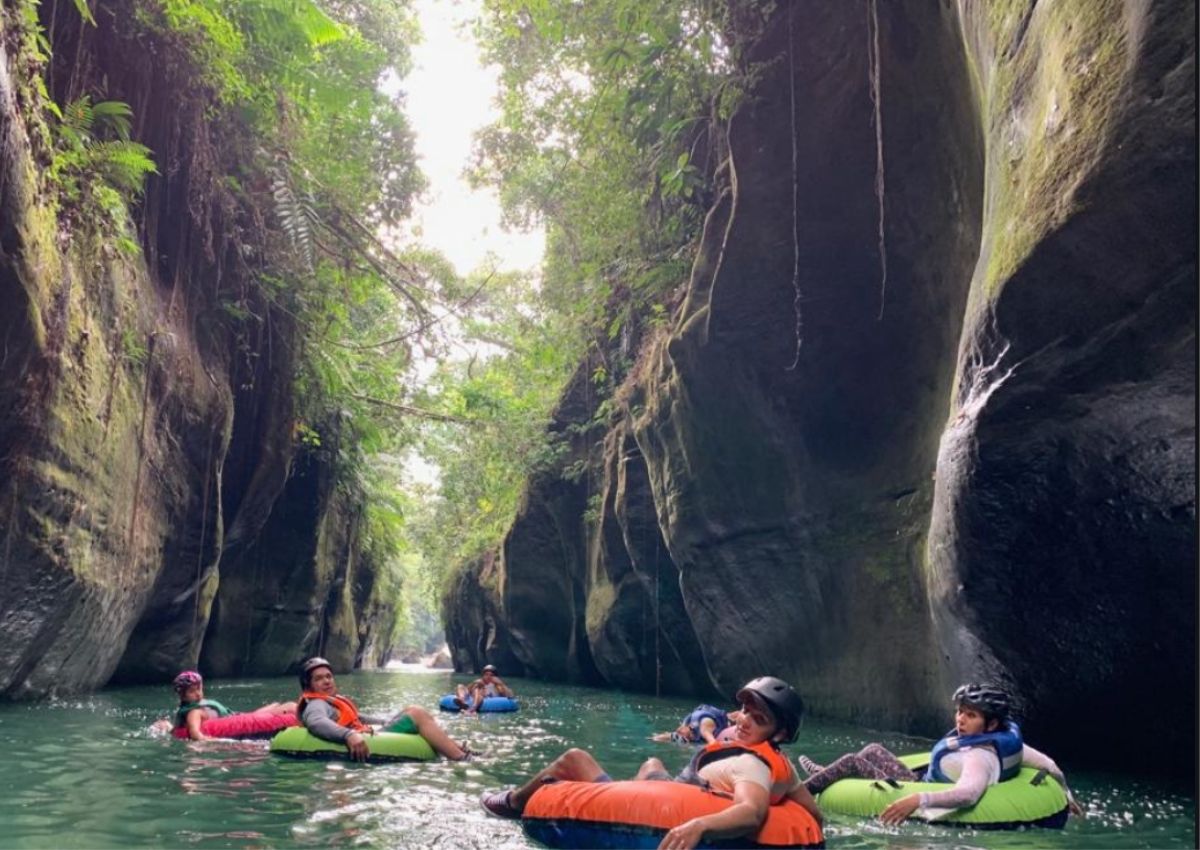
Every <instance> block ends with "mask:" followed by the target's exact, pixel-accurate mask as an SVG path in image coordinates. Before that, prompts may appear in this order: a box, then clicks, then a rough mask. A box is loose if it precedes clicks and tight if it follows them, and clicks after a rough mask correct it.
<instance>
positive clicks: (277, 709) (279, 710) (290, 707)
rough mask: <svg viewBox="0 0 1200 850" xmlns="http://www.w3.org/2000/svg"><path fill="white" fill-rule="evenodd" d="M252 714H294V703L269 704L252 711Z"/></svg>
mask: <svg viewBox="0 0 1200 850" xmlns="http://www.w3.org/2000/svg"><path fill="white" fill-rule="evenodd" d="M252 713H253V714H295V713H296V703H294V702H269V703H267V704H266V705H264V706H260V707H259V708H256V709H254V711H253V712H252Z"/></svg>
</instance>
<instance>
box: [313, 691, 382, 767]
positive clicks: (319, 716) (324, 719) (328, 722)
mask: <svg viewBox="0 0 1200 850" xmlns="http://www.w3.org/2000/svg"><path fill="white" fill-rule="evenodd" d="M335 716H336V715H335V713H334V709H333V706H331V705H329V704H328V703H325V702H318V701H316V700H314V701H312V702H310V703H308V704H307V705H305V706H304V713H303V714H302V715H301V716H300V722H301V723H303V724H304V728H305V729H307V730H308V731H309V732H311V733H312V734H313V735H315V736H317V737H318V738H320V739H321V740H323V741H331V742H333V743H335V744H345V745H346V749H348V750H349V751H350V757H351V758H353V759H354V760H355V761H366V759H367V756H369V755H370V750H368V749H367V742H366V739H364V738H363V736H362V734H361V733H359V732H355V731H354V730H353V729H349V728H347V727H345V726H339V725H338V724H337V722H335V720H334V717H335Z"/></svg>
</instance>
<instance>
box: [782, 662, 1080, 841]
mask: <svg viewBox="0 0 1200 850" xmlns="http://www.w3.org/2000/svg"><path fill="white" fill-rule="evenodd" d="M953 701H954V707H955V709H954V728H953V729H952V730H951V731H950V732H949V733H947V734H946V736H945V737H944V738H942V739H941V740H940V741H938V742H937V744H936V745H935V746H934V748H933V751H932V752H931V753H930V762H929V769H928V770H927V771H926V773H925V774H924V775H923V776H918V775H917V774H916V773H914V772H913V771H911V770H909V768H908V767H907V766H905V764H904V763H903V762H901V761H900V760H899V759H898V758H896V756H895V755H893V754H892V753H891V752H890V751H888V750H887V748H885V747H884V746H883V745H882V744H878V743H875V744H868V745H867V746H865V747H863V748H862V749H861V750H859V751H858V752H857V753H847V754H846V755H844V756H841V757H840V758H838V759H836V760H834V761H833V762H831V763H830V764H828V765H820V764H817V763H816V762H814V761H813V760H812V759H810V758H808V757H807V756H800V757H799V759H798V761H799V762H800V766H801V767H803V768H804V769H805V770H806V771H808V773H809V774H810V775H809V777H808V778H807V779H806V780H804V785H805V787H807V788H808V790H809V791H811V792H812V793H813V794H820V793H821V792H822V791H824V790H825V789H826V788H828V787H829V786H830V785H832V784H833V783H834V782H837V781H838V780H839V779H851V778H858V779H894V780H898V781H902V782H916V781H918V780H921V781H926V782H951V783H954V787H953V788H948V789H946V790H944V791H927V792H923V793H916V794H908V795H906V796H904V797H901V798H900V799H898V800H895V801H894V802H892V804H891V805H889V806H888V807H887V808H886V809H884V810H883V811H882V812H881V813H880V814H879V819H880V820H881V821H883V822H884V823H885V824H888V825H890V826H895V825H896V824H900V823H903V822H904V821H905V820H907V819H908V818H909V817H911V816H912V814H913V813H914V812H916V811H917V809H924V808H938V809H960V808H965V807H968V806H973V805H975V803H977V802H978V801H979V798H980V797H982V796H983V794H984V792H985V791H987V789H988V788H989V787H990V786H992V785H995V784H997V783H998V782H1004V781H1006V780H1009V779H1012V778H1013V777H1014V776H1016V774H1017V772H1018V771H1019V770H1020V769H1021V767H1022V766H1029V767H1033V768H1036V769H1039V770H1045V771H1046V772H1047V773H1048V774H1050V775H1051V776H1053V777H1054V778H1055V780H1057V781H1058V783H1059V784H1060V785H1061V786H1062V788H1063V791H1065V792H1066V795H1067V803H1068V810H1069V811H1070V813H1071V814H1073V815H1082V814H1083V808H1082V807H1081V806H1080V805H1079V803H1078V802H1076V800H1075V795H1074V794H1072V793H1071V789H1070V787H1069V786H1068V785H1067V778H1066V777H1065V776H1064V775H1063V772H1062V770H1061V769H1059V767H1058V765H1057V764H1055V763H1054V760H1053V759H1051V758H1050V757H1049V756H1048V755H1046V754H1045V753H1043V752H1040V751H1039V750H1035V749H1034V748H1033V747H1031V746H1029V745H1028V744H1026V743H1025V742H1024V740H1023V739H1022V738H1021V728H1020V726H1018V725H1017V723H1016V722H1015V721H1014V720H1013V719H1012V716H1011V700H1010V698H1009V695H1008V692H1007V691H1005V690H1004V689H1003V688H1001V687H999V686H998V685H994V684H990V683H987V682H982V683H980V682H970V683H968V684H965V685H963V686H962V687H960V688H959V689H958V690H956V691H955V692H954V696H953Z"/></svg>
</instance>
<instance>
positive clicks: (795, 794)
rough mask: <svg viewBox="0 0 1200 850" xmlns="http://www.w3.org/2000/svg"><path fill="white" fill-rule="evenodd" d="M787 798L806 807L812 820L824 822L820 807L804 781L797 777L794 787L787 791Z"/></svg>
mask: <svg viewBox="0 0 1200 850" xmlns="http://www.w3.org/2000/svg"><path fill="white" fill-rule="evenodd" d="M787 798H788V799H789V800H791V801H792V802H793V803H799V804H800V805H801V806H803V807H804V808H805V809H807V810H808V813H809V814H810V815H812V816H813V820H815V821H816V822H817V823H818V824H822V823H824V822H825V817H824V815H822V814H821V807H820V806H818V805H817V800H816V798H815V797H814V796H813V795H812V794H811V793H809V790H808V788H807V787H805V785H804V783H803V782H802V781H800V779H799V778H797V780H796V785H795V787H793V788H792V790H791V791H789V792H788V795H787Z"/></svg>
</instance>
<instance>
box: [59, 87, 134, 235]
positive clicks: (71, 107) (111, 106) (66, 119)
mask: <svg viewBox="0 0 1200 850" xmlns="http://www.w3.org/2000/svg"><path fill="white" fill-rule="evenodd" d="M49 105H50V107H51V111H52V112H53V113H54V114H55V115H56V116H57V117H58V123H57V125H56V126H55V127H54V131H55V132H54V139H55V147H54V155H53V157H52V159H51V161H50V167H49V168H48V169H47V170H46V174H45V176H46V181H47V183H48V184H49V185H50V186H52V187H54V188H55V189H56V190H57V191H58V193H59V195H60V197H61V198H62V199H63V200H64V201H65V202H66V203H67V204H70V205H79V206H84V207H87V208H88V209H89V210H100V211H105V212H107V213H109V214H110V215H112V214H114V213H115V212H116V211H117V210H119V209H122V208H121V207H120V199H128V198H130V197H133V196H135V195H138V194H141V191H142V187H143V183H144V181H145V178H146V175H148V174H156V173H157V172H158V168H157V167H156V166H155V164H154V160H153V159H152V158H151V154H150V149H149V148H147V147H146V146H145V145H142V144H139V143H137V142H134V141H131V140H130V138H129V127H130V125H129V120H130V117H131V115H132V110H131V109H130V108H129V104H127V103H122V102H120V101H112V100H107V101H101V102H100V103H95V104H93V103H92V101H91V98H90V97H89V96H88V95H84V96H83V97H81V98H79V99H78V100H74V101H72V102H71V103H68V104H67V105H66V106H64V107H63V108H62V109H61V110H60V109H59V108H58V107H57V106H55V105H54V104H53V102H51V103H50V104H49Z"/></svg>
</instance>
